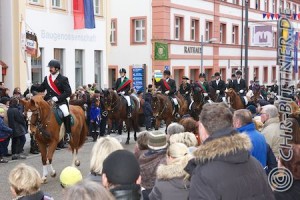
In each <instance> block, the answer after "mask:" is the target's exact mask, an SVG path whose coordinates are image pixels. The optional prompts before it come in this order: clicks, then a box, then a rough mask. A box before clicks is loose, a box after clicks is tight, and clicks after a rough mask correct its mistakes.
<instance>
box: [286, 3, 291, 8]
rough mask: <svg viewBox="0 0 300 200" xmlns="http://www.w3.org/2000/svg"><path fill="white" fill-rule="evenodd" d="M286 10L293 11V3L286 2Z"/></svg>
mask: <svg viewBox="0 0 300 200" xmlns="http://www.w3.org/2000/svg"><path fill="white" fill-rule="evenodd" d="M286 9H287V10H290V9H291V3H289V2H286Z"/></svg>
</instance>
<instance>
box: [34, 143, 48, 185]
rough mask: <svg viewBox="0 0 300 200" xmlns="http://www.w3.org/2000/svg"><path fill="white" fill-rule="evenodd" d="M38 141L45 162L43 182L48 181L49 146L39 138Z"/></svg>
mask: <svg viewBox="0 0 300 200" xmlns="http://www.w3.org/2000/svg"><path fill="white" fill-rule="evenodd" d="M37 143H38V145H39V150H40V152H41V157H42V163H43V175H42V181H43V183H46V182H47V176H48V169H47V147H46V145H45V144H44V143H42V142H40V141H39V140H37Z"/></svg>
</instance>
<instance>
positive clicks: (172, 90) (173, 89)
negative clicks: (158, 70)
mask: <svg viewBox="0 0 300 200" xmlns="http://www.w3.org/2000/svg"><path fill="white" fill-rule="evenodd" d="M166 83H167V84H168V85H169V87H170V90H168V89H167V88H166V86H165V84H164V79H161V80H160V81H159V84H160V89H161V92H162V93H163V94H164V93H165V92H166V91H170V92H169V94H168V95H169V96H173V95H174V94H175V92H176V90H177V89H176V83H175V80H173V79H171V78H169V81H168V82H167V81H166Z"/></svg>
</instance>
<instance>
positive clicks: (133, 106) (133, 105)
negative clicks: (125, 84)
mask: <svg viewBox="0 0 300 200" xmlns="http://www.w3.org/2000/svg"><path fill="white" fill-rule="evenodd" d="M121 97H122V98H123V99H125V101H126V104H127V106H128V102H127V99H126V98H125V96H123V95H121ZM129 98H130V96H129ZM130 104H131V105H130V106H131V107H132V109H134V108H135V103H134V100H133V99H132V98H130Z"/></svg>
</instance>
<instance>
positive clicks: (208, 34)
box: [205, 22, 212, 41]
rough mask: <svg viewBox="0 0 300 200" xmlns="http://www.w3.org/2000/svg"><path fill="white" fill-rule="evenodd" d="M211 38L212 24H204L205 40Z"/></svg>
mask: <svg viewBox="0 0 300 200" xmlns="http://www.w3.org/2000/svg"><path fill="white" fill-rule="evenodd" d="M211 38H212V22H206V23H205V40H206V41H209V40H210V39H211Z"/></svg>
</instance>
